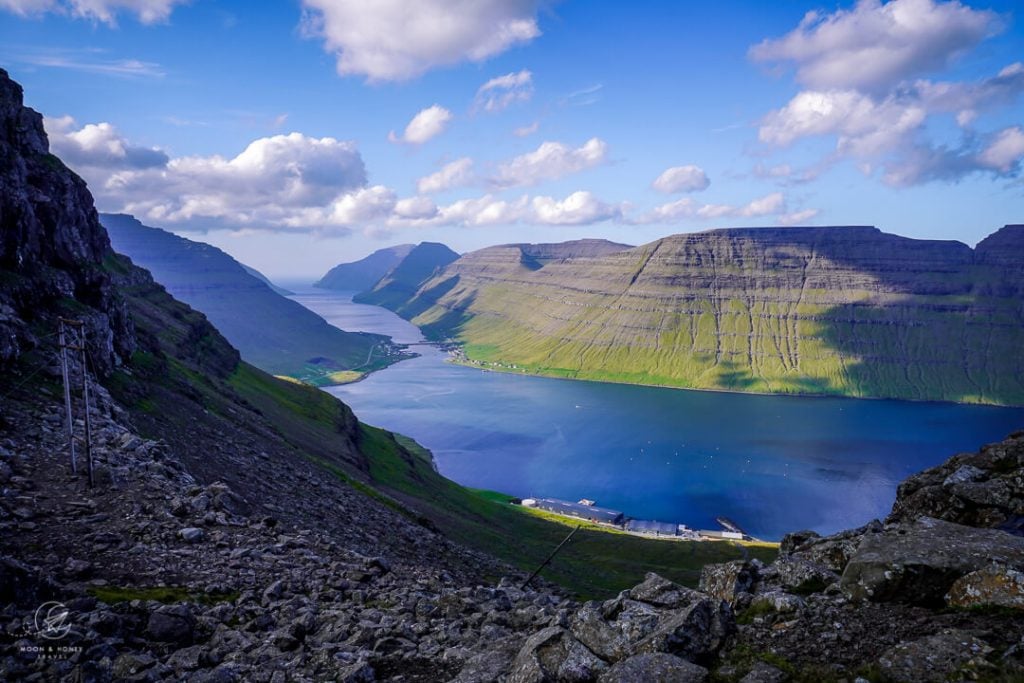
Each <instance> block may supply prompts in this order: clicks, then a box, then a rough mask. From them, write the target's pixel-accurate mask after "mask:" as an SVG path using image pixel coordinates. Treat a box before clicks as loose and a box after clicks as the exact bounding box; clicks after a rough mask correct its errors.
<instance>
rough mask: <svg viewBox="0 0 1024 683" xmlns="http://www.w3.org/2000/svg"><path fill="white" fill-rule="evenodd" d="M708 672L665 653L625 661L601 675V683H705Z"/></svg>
mask: <svg viewBox="0 0 1024 683" xmlns="http://www.w3.org/2000/svg"><path fill="white" fill-rule="evenodd" d="M707 679H708V671H707V669H705V668H704V667H702V666H697V665H696V664H694V663H692V662H688V661H686V660H685V659H681V658H679V657H676V656H675V655H670V654H666V653H664V652H655V653H651V654H640V655H635V656H633V657H630V658H629V659H624V660H622V661H621V662H619V663H618V664H616V665H615V666H613V667H612V668H610V669H609V670H608V671H606V672H604V673H603V674H601V677H600V678H599V679H598V681H599V683H704V681H706V680H707Z"/></svg>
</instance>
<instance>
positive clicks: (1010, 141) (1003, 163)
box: [978, 126, 1024, 173]
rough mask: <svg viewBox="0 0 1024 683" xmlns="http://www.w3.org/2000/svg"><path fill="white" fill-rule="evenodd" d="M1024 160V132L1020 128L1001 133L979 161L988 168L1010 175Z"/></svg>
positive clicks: (980, 156) (983, 152) (979, 156)
mask: <svg viewBox="0 0 1024 683" xmlns="http://www.w3.org/2000/svg"><path fill="white" fill-rule="evenodd" d="M1022 158H1024V130H1022V129H1021V127H1020V126H1014V127H1012V128H1006V129H1004V130H1002V131H1000V132H999V133H998V134H997V135H996V136H995V138H994V139H993V140H992V142H991V144H989V145H988V146H987V147H986V148H985V149H984V150H982V152H981V154H979V155H978V161H979V162H981V164H982V165H984V166H986V167H987V168H991V169H994V170H996V171H999V172H1000V173H1009V172H1010V171H1011V170H1013V169H1014V168H1015V167H1018V166H1019V165H1020V163H1021V159H1022Z"/></svg>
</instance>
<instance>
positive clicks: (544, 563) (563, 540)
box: [519, 524, 583, 590]
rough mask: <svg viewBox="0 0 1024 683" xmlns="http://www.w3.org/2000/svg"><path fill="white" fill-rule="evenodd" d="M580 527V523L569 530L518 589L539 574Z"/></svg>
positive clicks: (521, 588) (524, 587)
mask: <svg viewBox="0 0 1024 683" xmlns="http://www.w3.org/2000/svg"><path fill="white" fill-rule="evenodd" d="M581 528H583V525H582V524H580V525H578V526H577V527H576V528H575V529H573V530H572V531H570V532H569V535H568V536H566V537H565V538H564V539H562V542H561V543H559V544H558V546H557V547H556V548H555V549H554V550H552V551H551V554H550V555H548V559H546V560H544V562H542V563H541V565H540V566H539V567H537V568H536V569H535V570H534V572H533V573H532V574H530V578H528V579H527V580H526V581H523V585H521V586H520V587H519V590H526V587H527V586H529V585H530V582H531V581H533V580H534V579H535V578H537V574H540V570H541V569H544V567H546V566H548V563H549V562H551V560H553V559H555V555H557V554H558V551H559V550H561V549H562V546H563V545H565V544H566V543H568V542H569V539H571V538H572V537H573V536H574V535H575V534H576V532H577V531H579V530H580V529H581Z"/></svg>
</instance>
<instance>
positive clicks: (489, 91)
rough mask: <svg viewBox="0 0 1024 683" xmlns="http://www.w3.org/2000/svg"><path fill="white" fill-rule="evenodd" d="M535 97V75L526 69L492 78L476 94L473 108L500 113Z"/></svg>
mask: <svg viewBox="0 0 1024 683" xmlns="http://www.w3.org/2000/svg"><path fill="white" fill-rule="evenodd" d="M532 96H533V74H531V73H530V72H529V71H527V70H526V69H523V70H522V71H519V72H514V73H509V74H505V75H504V76H498V77H497V78H492V79H491V80H489V81H487V82H486V83H484V84H483V85H481V86H480V89H479V90H477V92H476V100H475V102H474V104H473V108H474V109H477V110H480V109H482V110H484V111H487V112H499V111H501V110H502V109H505V108H507V107H508V106H509V105H511V104H514V103H515V102H526V101H528V100H529V99H530V98H531V97H532Z"/></svg>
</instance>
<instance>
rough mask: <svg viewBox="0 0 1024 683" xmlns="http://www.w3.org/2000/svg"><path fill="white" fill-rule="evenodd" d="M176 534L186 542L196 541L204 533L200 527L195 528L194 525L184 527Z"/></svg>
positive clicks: (200, 538) (199, 539)
mask: <svg viewBox="0 0 1024 683" xmlns="http://www.w3.org/2000/svg"><path fill="white" fill-rule="evenodd" d="M178 536H180V537H181V539H182V540H183V541H185V542H186V543H198V542H199V541H201V540H203V538H204V537H205V536H206V533H205V532H204V531H203V530H202V529H197V528H196V527H194V526H190V527H185V528H184V529H181V530H180V531H179V532H178Z"/></svg>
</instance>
